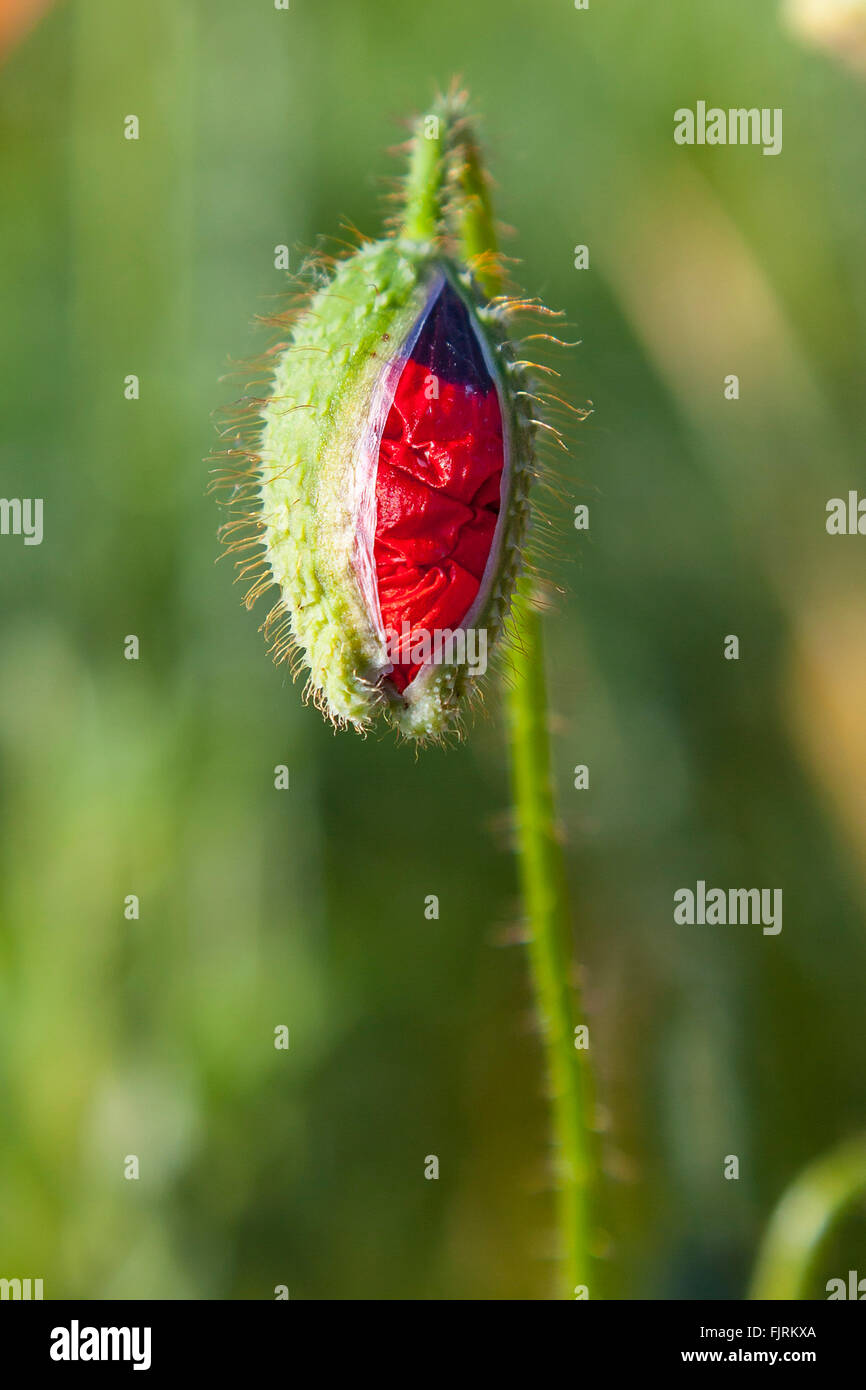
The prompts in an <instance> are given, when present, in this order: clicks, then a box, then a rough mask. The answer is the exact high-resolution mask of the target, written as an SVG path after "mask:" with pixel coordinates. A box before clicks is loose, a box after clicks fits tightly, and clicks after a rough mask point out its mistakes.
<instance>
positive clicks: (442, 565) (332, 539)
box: [226, 96, 536, 739]
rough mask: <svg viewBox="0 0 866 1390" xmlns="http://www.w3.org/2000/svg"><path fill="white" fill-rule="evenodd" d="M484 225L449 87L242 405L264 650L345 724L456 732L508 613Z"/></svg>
mask: <svg viewBox="0 0 866 1390" xmlns="http://www.w3.org/2000/svg"><path fill="white" fill-rule="evenodd" d="M487 221H489V205H488V203H487V194H486V187H485V186H484V183H483V175H482V174H481V172H480V166H479V164H478V158H477V147H476V146H475V144H474V141H473V140H472V138H471V135H470V134H469V133H468V130H467V126H466V122H465V117H464V114H463V107H462V99H460V98H455V97H453V96H452V97H449V98H446V99H444V100H442V101H440V103H439V105H438V107H437V111H436V114H435V116H434V117H433V118H432V119H431V118H426V119H425V120H424V121H421V122H419V123H418V126H417V128H416V131H415V135H414V139H413V142H412V146H411V162H410V172H409V175H408V178H407V181H406V188H405V198H404V211H403V215H402V217H401V219H400V221H399V225H398V226H397V227H396V228H395V230H394V231H393V232H392V234H390V235H389V236H387V237H385V238H383V239H381V240H378V241H367V242H363V243H362V244H361V245H360V247H359V248H358V249H357V250H355V251H354V252H353V253H352V254H350V255H348V256H346V257H344V258H343V259H341V260H339V261H338V262H336V264H335V265H333V266H332V267H330V268H329V270H328V274H327V278H326V279H325V281H324V283H319V284H318V286H317V287H316V288H315V290H314V291H313V292H312V293H311V294H310V296H309V297H308V300H307V302H306V304H305V306H304V308H303V309H302V311H301V312H300V313H299V315H298V316H297V317H296V318H295V320H294V322H293V325H292V329H291V333H290V336H289V339H288V341H287V342H285V343H283V344H281V345H280V347H279V348H278V349H277V352H276V355H275V364H274V367H273V381H272V386H271V390H270V393H269V395H268V396H267V398H266V399H265V400H264V401H263V402H257V403H256V413H257V414H256V421H255V427H256V431H257V437H256V439H255V441H254V446H253V448H252V450H251V453H250V455H249V457H250V462H251V469H252V473H251V491H252V494H253V495H252V498H251V500H252V501H253V506H254V510H253V513H252V515H251V516H248V517H242V518H241V524H242V525H243V523H245V522H251V523H252V526H253V529H254V535H253V544H254V546H261V557H260V558H261V559H262V560H263V562H264V564H263V569H262V572H261V573H260V574H259V575H258V577H257V579H256V582H255V583H254V585H253V588H252V590H251V591H250V595H249V596H248V601H249V602H251V601H253V600H254V599H255V598H256V597H257V596H258V594H259V593H260V592H262V591H263V589H264V588H266V587H267V586H268V584H269V583H270V582H273V583H274V584H275V585H276V586H277V588H278V590H279V600H278V602H277V604H276V606H275V608H274V609H273V610H272V611H271V614H270V615H269V617H268V619H267V620H266V624H265V628H266V635H269V636H270V638H271V641H272V647H273V651H274V655H275V658H276V659H283V658H286V657H291V656H292V654H293V653H294V654H296V655H297V658H298V659H299V662H300V663H302V664H303V665H304V666H306V667H307V668H308V670H309V681H308V690H309V692H310V693H311V694H312V697H313V699H314V700H315V702H316V704H317V705H318V706H319V707H320V708H321V709H322V711H323V712H324V713H325V714H326V715H327V716H328V717H329V718H330V719H331V720H332V721H333V722H334V723H335V724H336V725H339V726H343V725H353V726H354V727H355V728H357V729H359V730H362V731H363V730H366V729H368V728H370V727H371V726H372V725H373V723H374V722H375V721H377V720H380V719H382V720H385V721H386V722H388V723H390V724H391V725H393V726H394V727H396V729H397V730H398V731H399V732H400V733H402V734H403V735H405V736H407V737H409V738H413V739H426V738H431V737H439V736H441V735H443V734H446V733H447V732H449V731H450V730H452V729H455V728H458V727H459V721H460V717H461V714H462V713H463V710H464V707H465V706H466V705H467V703H468V702H469V700H470V698H471V695H472V693H473V692H474V690H475V689H476V688H477V685H478V682H480V681H481V679H482V678H483V676H484V674H485V672H486V670H487V665H488V661H489V658H490V656H491V655H492V654H493V651H494V648H495V647H496V645H497V643H498V641H499V639H500V637H501V635H502V630H503V626H504V624H505V621H506V618H507V615H508V610H509V605H510V602H511V597H512V594H513V590H514V586H515V582H516V579H517V575H518V572H519V570H520V566H521V556H522V553H523V548H524V546H525V541H526V532H527V525H528V519H529V503H528V490H529V484H530V481H531V478H532V475H533V472H534V433H535V428H536V422H535V421H534V420H533V417H532V408H531V395H530V392H529V390H528V389H527V381H526V371H527V366H526V364H525V363H523V362H521V361H520V360H519V359H520V352H519V351H518V350H517V349H516V348H514V347H513V346H512V344H511V342H510V340H509V324H510V321H511V316H512V311H513V310H514V309H515V308H519V307H520V306H521V304H522V301H515V300H513V299H509V298H507V297H504V296H498V295H494V296H492V297H491V295H490V290H491V288H492V287H493V283H494V276H495V266H496V263H495V259H494V258H493V257H492V256H491V255H490V252H491V250H492V248H491V247H490V245H489V239H490V238H489V236H488V237H487V241H488V245H487V246H486V247H479V246H477V245H476V242H477V237H475V236H474V233H475V232H476V231H477V229H478V227H479V225H482V224H484V223H485V222H487ZM485 253H486V254H485ZM237 524H238V523H236V522H233V523H231V524H230V525H229V527H227V528H226V530H227V533H228V538H229V548H232V547H238V548H240V547H241V546H243V545H244V544H246V543H248V542H247V541H245V539H244V537H243V536H241V538H240V540H239V541H238V540H234V539H232V538H233V537H234V536H235V535H236V529H235V528H236V527H237ZM250 568H251V567H250V566H249V565H246V566H245V569H246V570H247V572H249V570H250Z"/></svg>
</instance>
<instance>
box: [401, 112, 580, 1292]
mask: <svg viewBox="0 0 866 1390" xmlns="http://www.w3.org/2000/svg"><path fill="white" fill-rule="evenodd" d="M434 113H435V114H436V116H437V117H438V121H439V124H438V128H435V138H432V139H430V138H425V127H424V123H423V121H421V122H419V123H418V125H417V127H416V136H415V143H414V147H413V151H412V156H411V161H410V172H409V178H408V182H407V214H406V221H405V223H404V234H405V235H407V236H414V237H417V238H429V237H431V236H433V235H438V234H442V233H444V234H445V235H446V236H447V238H448V240H451V241H453V242H454V243H455V244H456V246H457V248H458V253H459V255H460V257H461V259H462V260H463V261H465V262H467V263H468V264H469V265H470V267H471V269H472V272H473V274H474V275H475V278H476V279H477V281H478V282H479V284H480V285H481V287H482V289H483V290H484V292H485V293H486V294H487V295H488V296H493V295H495V294H498V293H499V292H500V291H501V289H502V271H501V266H500V263H499V259H498V247H497V240H496V227H495V222H494V217H493V209H492V206H491V200H490V193H489V190H488V187H487V180H486V178H485V175H484V169H483V166H482V161H481V155H480V151H479V147H478V144H477V142H476V140H475V137H474V135H473V133H472V131H471V129H470V127H469V123H468V121H467V118H466V98H465V95H464V94H462V93H460V92H458V91H457V90H456V89H452V91H451V92H450V93H449V94H448V95H447V96H445V97H442V98H440V99H439V100H438V102H437V103H436V105H435V107H434ZM512 617H513V622H514V624H515V628H516V641H515V651H514V654H513V668H514V671H513V685H512V688H511V690H510V692H509V696H508V714H509V727H510V740H511V759H512V778H513V786H514V803H515V810H516V818H517V836H518V855H519V868H520V880H521V887H522V892H523V900H524V904H525V910H526V918H527V923H528V927H529V931H530V943H529V959H530V967H531V973H532V980H533V987H534V993H535V998H536V1003H537V1007H538V1012H539V1016H540V1021H541V1027H542V1035H543V1041H544V1048H545V1054H546V1069H547V1075H548V1083H549V1089H550V1099H551V1106H552V1119H553V1138H554V1144H555V1148H556V1161H557V1179H558V1181H557V1216H558V1229H559V1233H560V1241H561V1245H562V1255H563V1283H562V1289H561V1293H562V1296H563V1297H565V1298H574V1297H575V1296H576V1290H577V1289H578V1287H579V1286H583V1287H584V1288H586V1289H587V1290H589V1291H590V1292H593V1291H592V1290H591V1288H590V1253H589V1252H590V1234H591V1220H592V1214H591V1202H590V1199H591V1179H592V1176H593V1173H594V1171H595V1161H594V1160H595V1154H594V1140H593V1136H592V1125H591V1119H590V1117H591V1115H592V1111H593V1104H592V1089H591V1078H590V1073H589V1067H588V1065H587V1060H586V1059H587V1053H586V1050H585V1049H583V1048H578V1047H577V1046H576V1039H575V1027H576V1025H577V1024H578V1023H580V1022H581V1019H580V1015H579V1011H578V1002H577V994H576V991H575V989H574V988H573V986H572V984H571V978H570V977H571V948H570V940H569V938H570V920H569V912H568V895H567V889H566V876H565V865H564V860H563V855H562V851H561V848H560V845H559V841H558V839H557V835H556V818H555V812H554V797H553V782H552V778H551V770H550V748H549V741H548V729H547V692H546V688H545V679H544V654H543V650H542V635H541V624H540V620H539V616H538V613H537V611H536V610H535V608H534V607H533V606H532V602H531V599H530V597H529V595H528V593H527V591H526V589H525V588H523V589H521V590H520V592H519V593H518V595H517V596H516V598H515V605H514V609H513V614H512ZM583 1296H586V1295H583Z"/></svg>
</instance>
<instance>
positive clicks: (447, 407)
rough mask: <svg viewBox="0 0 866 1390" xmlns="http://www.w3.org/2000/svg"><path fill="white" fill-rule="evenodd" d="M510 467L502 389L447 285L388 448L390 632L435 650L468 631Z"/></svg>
mask: <svg viewBox="0 0 866 1390" xmlns="http://www.w3.org/2000/svg"><path fill="white" fill-rule="evenodd" d="M437 393H438V394H437ZM503 464H504V446H503V437H502V412H501V410H500V406H499V397H498V394H497V391H496V386H495V383H494V381H493V379H492V377H491V376H490V373H489V371H488V370H487V366H486V364H485V361H484V356H483V353H482V351H481V346H480V343H479V341H478V338H477V336H476V333H475V330H474V328H473V326H472V323H471V320H470V318H469V314H468V312H467V310H466V307H465V306H464V304H463V301H462V300H461V299H460V297H459V295H458V294H457V293H456V292H455V291H454V290H453V289H452V288H451V286H450V285H449V284H448V283H447V281H446V282H445V284H444V285H443V287H442V290H441V292H440V294H439V295H438V296H437V298H436V300H435V302H434V304H433V305H432V306H431V308H430V310H429V312H428V315H427V318H426V320H425V322H424V325H423V327H422V330H421V333H420V334H419V336H418V339H417V341H416V343H415V346H414V348H413V350H412V353H411V356H410V357H409V359H408V361H407V362H406V365H405V367H404V368H403V371H402V373H401V376H400V379H399V381H398V383H397V389H396V391H395V393H394V399H393V402H392V404H391V408H390V411H389V413H388V418H387V421H386V423H385V428H384V430H383V433H382V440H381V445H380V448H379V461H378V467H377V472H376V537H375V545H374V558H375V562H376V581H377V586H378V593H379V605H380V608H381V613H382V623H383V625H384V627H385V630H386V632H396V633H398V634H400V635H402V634H403V632H404V627H403V624H404V623H405V624H408V627H409V629H410V630H411V631H413V632H415V633H426V634H429V640H430V641H431V642H432V640H433V638H434V634H435V633H436V632H437V631H441V630H444V629H450V630H452V631H453V630H455V629H457V628H459V627H460V626H461V624H462V623H463V620H464V619H465V617H466V615H467V613H468V612H469V610H470V608H471V607H472V605H473V603H474V602H475V600H476V598H477V595H478V590H479V587H480V584H481V579H482V577H483V575H484V569H485V566H486V564H487V559H488V557H489V555H490V549H491V546H492V544H493V537H494V532H495V530H496V522H497V518H498V516H499V506H500V488H501V482H502V469H503ZM407 655H408V653H407ZM420 669H421V668H420V665H419V664H413V663H412V662H410V661H408V660H407V661H401V662H399V663H397V664H395V666H394V670H393V671H392V672H391V675H390V677H389V679H390V680H391V681H392V682H393V684H394V685H395V686H396V688H397V689H398V690H400V691H402V690H404V689H405V688H406V686H407V685H408V683H409V682H410V681H411V680H412V679H413V678H414V677H415V676H416V675H417V674H418V671H419V670H420Z"/></svg>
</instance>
